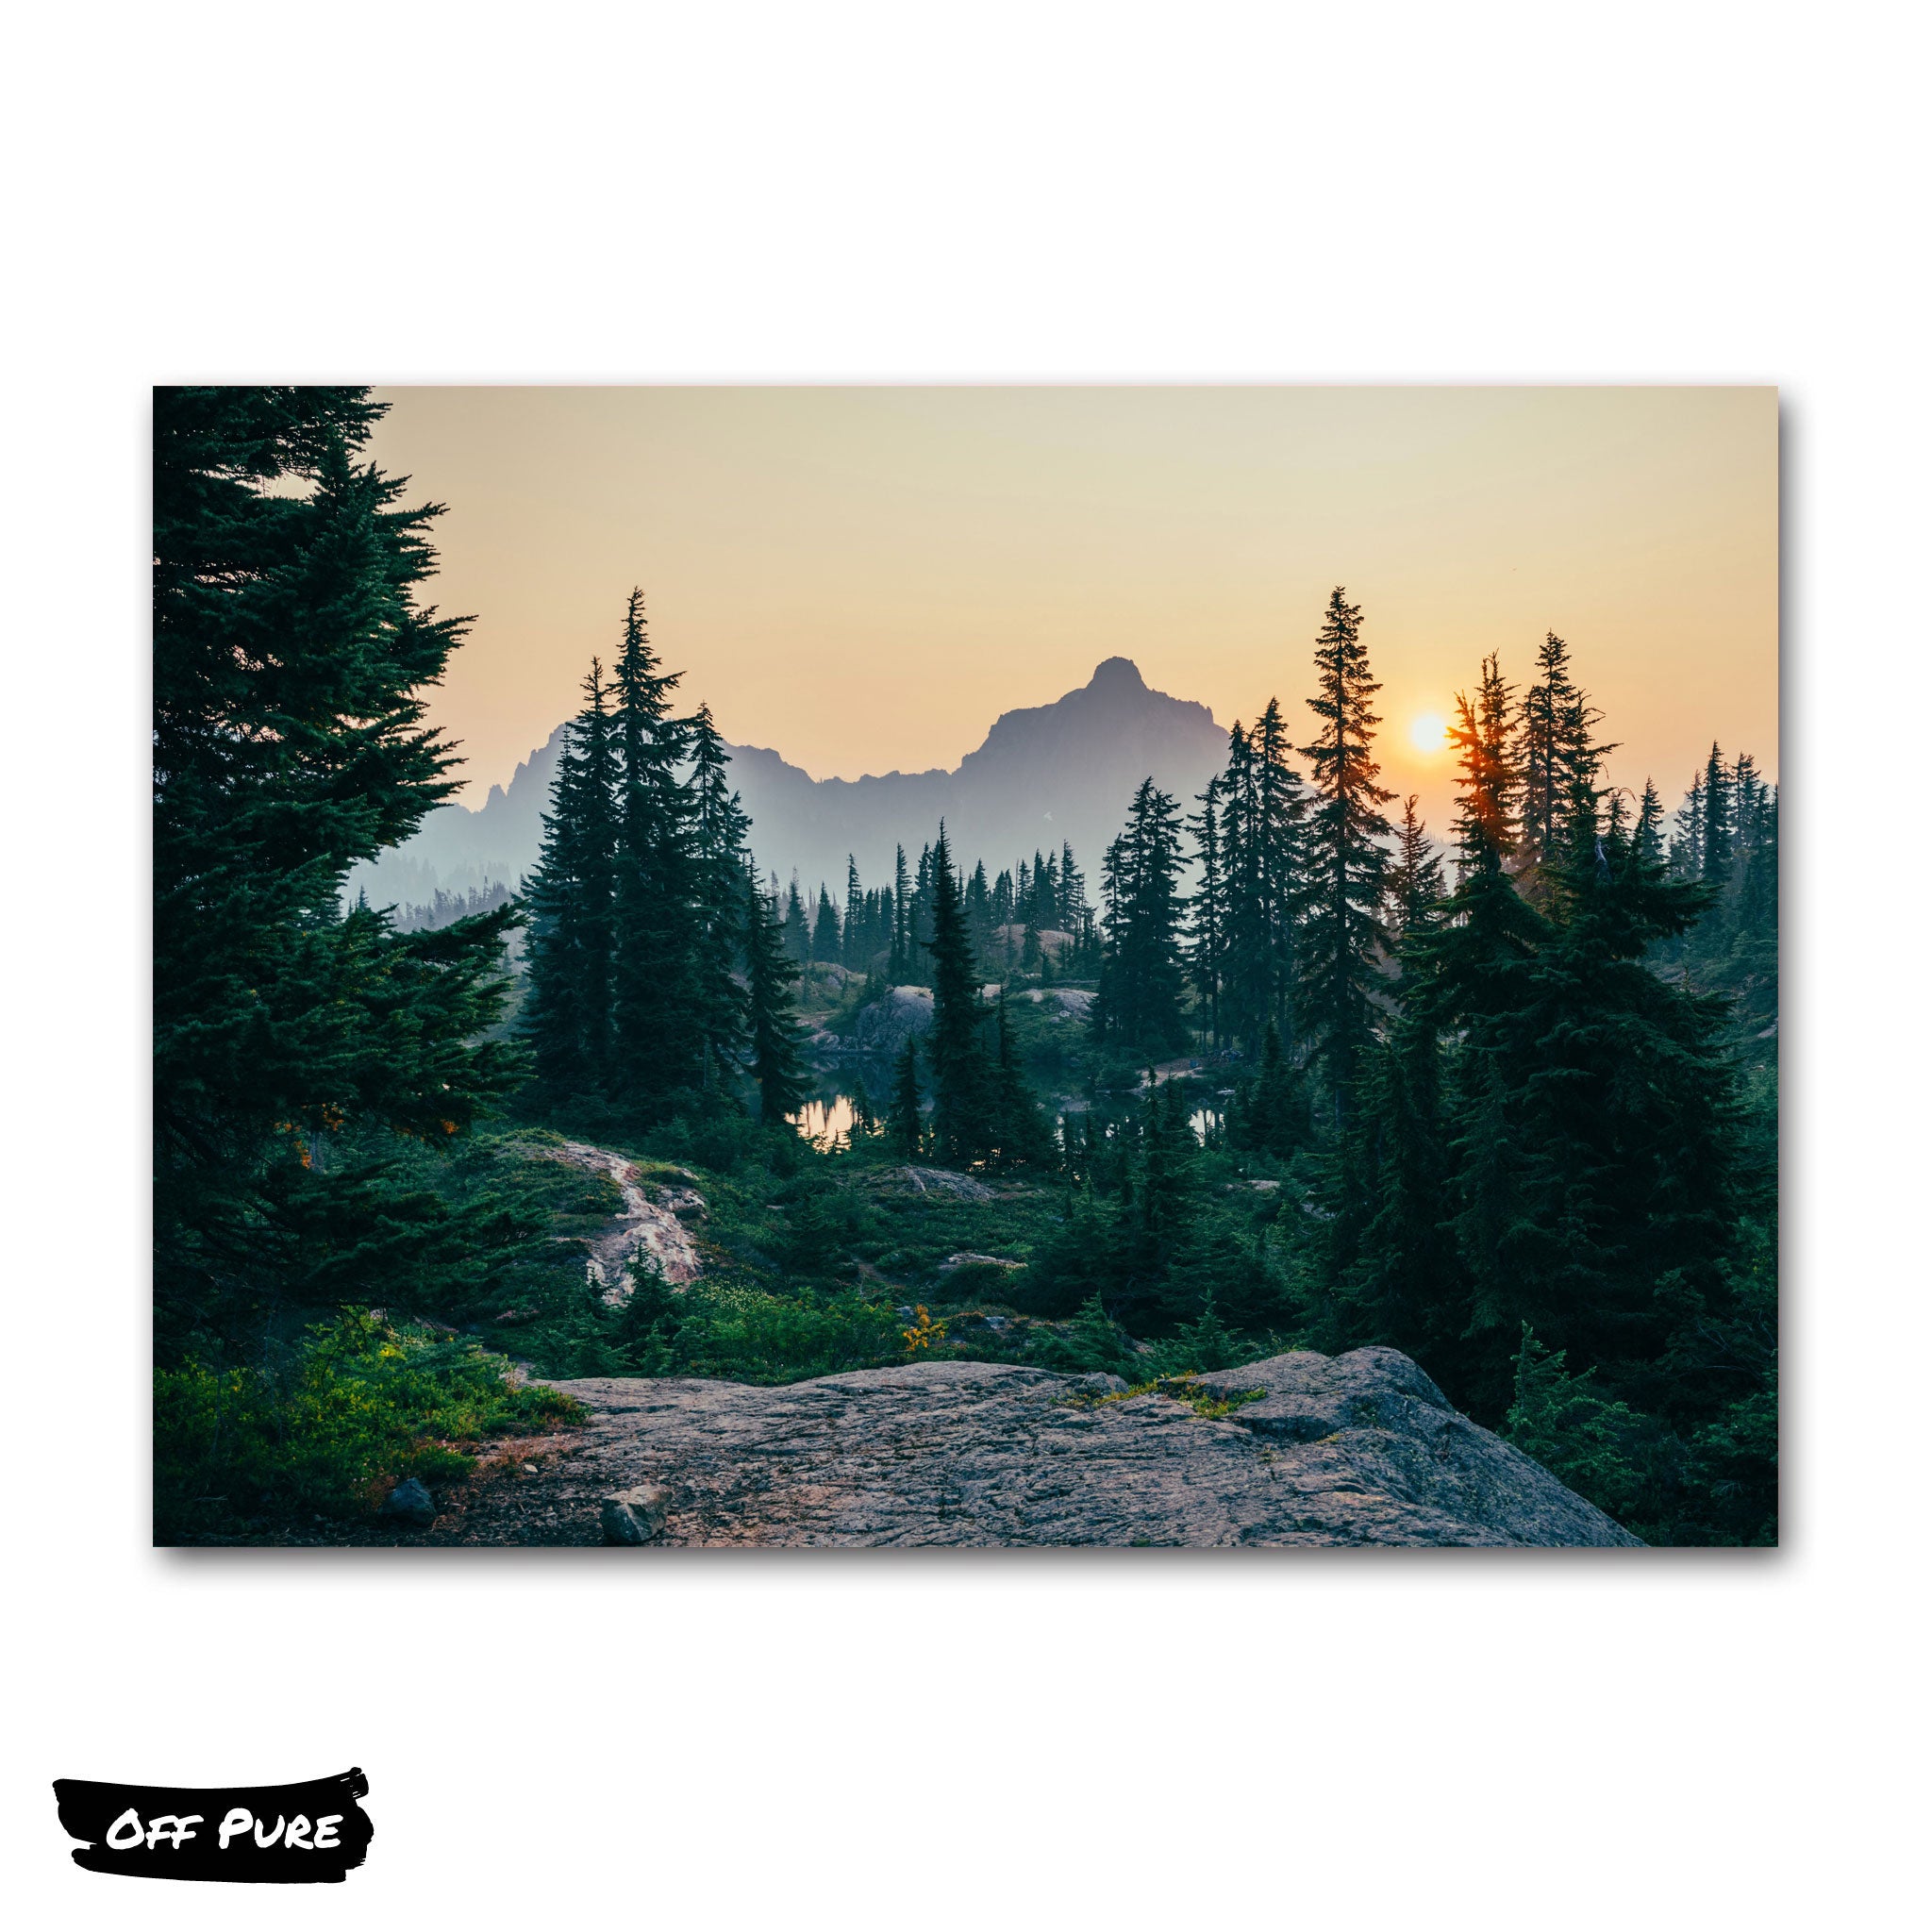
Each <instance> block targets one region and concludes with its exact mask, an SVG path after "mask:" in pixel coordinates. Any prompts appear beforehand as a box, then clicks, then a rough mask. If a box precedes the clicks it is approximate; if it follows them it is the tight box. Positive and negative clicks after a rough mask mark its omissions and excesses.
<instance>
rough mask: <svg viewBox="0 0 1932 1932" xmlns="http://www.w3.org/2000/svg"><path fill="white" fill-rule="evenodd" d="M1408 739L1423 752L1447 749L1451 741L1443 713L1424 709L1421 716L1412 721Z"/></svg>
mask: <svg viewBox="0 0 1932 1932" xmlns="http://www.w3.org/2000/svg"><path fill="white" fill-rule="evenodd" d="M1408 741H1409V743H1411V744H1412V745H1414V746H1415V748H1416V750H1418V751H1421V752H1435V751H1443V750H1446V749H1447V747H1448V743H1449V726H1448V725H1447V724H1445V723H1444V722H1443V720H1442V717H1441V713H1439V712H1436V711H1424V713H1423V714H1422V715H1421V716H1420V717H1419V718H1415V719H1412V720H1411V721H1410V723H1409V727H1408Z"/></svg>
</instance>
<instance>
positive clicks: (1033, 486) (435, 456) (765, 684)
mask: <svg viewBox="0 0 1932 1932" xmlns="http://www.w3.org/2000/svg"><path fill="white" fill-rule="evenodd" d="M378 393H379V394H380V395H381V396H382V397H383V399H384V400H386V401H389V402H391V403H392V404H393V406H394V407H393V408H392V409H391V413H390V415H389V417H388V418H387V420H386V421H385V422H384V423H383V425H381V426H380V427H379V428H378V430H377V431H376V434H375V455H376V457H377V459H378V460H379V461H380V462H381V463H382V464H383V465H384V467H385V468H387V469H389V470H391V471H392V472H397V473H405V474H408V475H409V476H411V477H412V478H413V483H414V488H413V491H412V497H419V496H430V497H434V498H436V499H438V500H440V501H441V502H443V503H446V504H447V505H448V506H449V509H448V514H447V515H446V516H445V517H443V518H442V520H441V529H440V537H439V540H438V541H439V544H440V548H441V558H442V568H441V575H440V577H439V578H438V579H437V580H436V581H435V582H434V583H433V584H432V585H431V586H430V587H429V594H431V595H433V596H434V598H435V600H436V601H437V602H438V603H439V604H440V605H441V608H443V609H444V610H445V611H452V612H455V611H474V612H475V613H476V619H477V621H476V624H475V629H474V631H473V632H472V635H471V638H470V641H469V642H468V643H467V644H466V645H465V646H464V647H463V649H462V650H460V651H459V652H458V654H457V656H456V658H454V659H453V660H452V664H451V668H450V671H449V675H448V676H447V679H446V681H445V683H444V686H443V687H442V689H441V691H440V692H438V693H437V694H436V695H435V697H434V700H433V703H432V716H433V718H434V721H435V722H436V723H438V724H443V725H445V726H447V727H448V728H449V730H450V731H451V732H452V734H453V735H454V736H456V737H457V738H459V739H460V740H462V741H463V745H464V752H465V756H466V757H467V758H468V760H469V763H468V767H467V773H466V775H467V776H468V777H469V778H470V779H471V780H472V781H473V783H476V784H478V786H479V789H477V790H475V791H471V792H470V793H469V794H468V799H467V802H469V803H472V804H476V803H480V802H481V795H482V794H481V790H480V786H487V785H488V784H491V783H492V782H497V781H500V780H502V779H505V778H507V777H508V775H509V773H510V771H511V768H512V767H513V766H514V765H515V764H516V762H517V761H518V760H519V759H520V758H523V757H525V755H526V754H527V753H528V752H529V751H530V749H531V748H532V747H533V746H534V745H536V744H539V743H541V741H543V739H544V738H546V737H547V736H548V735H549V732H550V730H551V728H552V727H553V726H554V725H556V724H558V722H559V721H560V720H562V719H563V718H564V717H565V716H567V715H568V714H569V713H570V712H571V711H572V710H573V709H574V708H575V703H576V690H577V685H578V681H579V679H580V678H581V677H582V676H583V675H584V672H585V670H586V669H587V668H588V665H589V662H590V658H591V654H592V653H596V654H598V655H600V656H601V657H603V658H604V659H605V661H606V662H607V664H608V661H609V660H610V658H612V656H613V655H614V654H615V650H616V646H617V641H618V636H619V632H620V627H621V623H622V617H623V611H624V602H625V593H626V592H627V591H629V589H630V587H631V586H632V584H634V583H635V584H641V585H642V586H643V589H644V592H645V596H646V600H647V606H648V609H649V614H650V621H651V634H652V638H653V641H655V642H656V644H657V645H658V649H659V650H660V651H661V653H662V654H663V656H664V658H665V660H666V662H667V664H668V665H670V666H671V667H673V668H679V669H682V670H683V671H684V672H685V673H686V677H685V683H684V686H683V695H684V697H685V699H686V701H687V703H688V705H689V706H690V707H692V708H694V707H695V706H696V704H697V703H698V701H699V700H700V699H706V700H708V701H709V703H710V706H711V709H712V712H713V714H714V715H715V716H716V718H717V721H718V724H719V727H720V729H721V730H722V731H723V733H724V736H725V737H726V738H727V739H729V740H730V741H733V742H736V743H741V744H758V745H769V746H772V747H774V749H776V750H777V751H779V752H780V753H782V754H783V755H784V756H785V757H786V758H789V759H790V760H791V762H792V763H794V764H798V765H802V766H804V767H805V769H806V770H807V771H808V772H810V773H811V774H813V775H814V776H817V777H826V776H831V775H834V774H836V775H841V776H845V777H856V776H858V775H859V774H862V773H865V772H884V771H890V770H893V769H895V768H896V769H899V770H903V771H918V770H923V769H924V768H926V767H928V766H933V765H940V766H948V767H950V766H953V765H956V764H957V763H958V760H959V759H960V758H961V757H962V756H963V755H964V754H965V753H967V752H969V751H971V750H973V749H974V746H976V745H977V744H978V743H979V742H980V741H981V740H982V739H983V738H984V737H985V735H986V731H987V727H988V726H989V725H990V724H991V723H992V721H993V719H994V718H995V717H996V716H997V715H998V714H999V713H1000V712H1001V711H1004V710H1010V709H1012V708H1015V707H1018V706H1024V705H1039V704H1045V703H1048V702H1050V701H1051V700H1053V699H1055V698H1057V697H1058V696H1060V695H1061V693H1063V692H1064V691H1070V690H1072V689H1074V687H1075V686H1078V685H1082V684H1085V683H1086V682H1087V680H1088V678H1089V676H1090V675H1091V673H1092V670H1093V667H1094V665H1095V664H1096V663H1097V662H1098V661H1099V660H1100V659H1101V658H1106V657H1108V656H1111V655H1113V654H1115V653H1119V654H1121V655H1123V656H1125V657H1128V658H1133V659H1134V660H1135V661H1136V662H1137V663H1138V664H1139V665H1140V667H1141V672H1142V674H1143V675H1145V677H1146V679H1147V681H1148V683H1149V684H1151V685H1153V686H1154V687H1155V688H1156V689H1158V690H1162V691H1171V692H1173V693H1174V695H1175V696H1177V697H1186V698H1194V699H1198V700H1200V701H1201V702H1203V703H1205V704H1207V705H1208V706H1209V707H1210V708H1211V709H1212V710H1213V712H1214V715H1215V717H1216V719H1217V720H1218V721H1219V722H1220V723H1221V724H1224V725H1225V724H1228V723H1230V722H1231V721H1232V720H1234V719H1236V718H1240V719H1242V720H1243V721H1245V720H1249V719H1252V718H1253V716H1254V715H1255V713H1256V712H1257V710H1258V709H1259V708H1260V707H1261V705H1262V704H1263V703H1265V701H1266V700H1267V698H1268V697H1269V695H1270V694H1271V693H1273V694H1275V695H1278V696H1279V697H1280V698H1281V699H1282V701H1283V704H1284V705H1285V706H1287V707H1288V708H1289V710H1290V714H1291V720H1292V724H1293V729H1294V731H1295V732H1296V734H1297V737H1298V738H1300V737H1302V736H1305V735H1306V732H1307V725H1308V724H1312V714H1311V713H1309V712H1308V711H1307V708H1305V706H1304V705H1303V703H1302V700H1303V699H1304V698H1305V697H1306V696H1307V692H1308V690H1309V660H1310V650H1311V645H1312V641H1313V639H1314V635H1315V631H1316V629H1317V627H1318V625H1320V622H1321V617H1322V610H1323V607H1324V604H1325V603H1326V601H1327V596H1328V592H1329V590H1330V588H1331V587H1332V586H1334V585H1336V584H1343V585H1346V586H1347V591H1348V595H1349V598H1350V600H1351V601H1352V602H1355V603H1358V604H1360V605H1361V606H1362V607H1363V639H1364V641H1365V642H1366V643H1367V645H1368V647H1369V652H1370V658H1371V661H1372V663H1373V665H1374V670H1375V672H1376V674H1377V675H1379V676H1380V678H1381V679H1382V682H1383V687H1384V689H1383V691H1382V695H1381V700H1380V708H1381V711H1382V715H1383V718H1384V721H1385V722H1384V724H1383V739H1382V750H1383V762H1384V765H1385V768H1386V769H1385V774H1384V776H1385V782H1387V783H1389V784H1391V786H1392V787H1394V788H1395V789H1397V790H1399V791H1408V790H1418V791H1421V792H1422V793H1423V795H1424V808H1425V810H1426V811H1427V812H1428V815H1429V817H1430V820H1431V823H1432V826H1433V827H1434V828H1435V829H1437V830H1438V831H1441V830H1444V829H1446V813H1447V807H1448V801H1449V799H1450V797H1451V795H1452V792H1451V785H1450V777H1451V759H1450V758H1449V756H1448V754H1447V753H1446V752H1442V751H1437V752H1434V753H1427V752H1424V751H1422V750H1419V749H1418V748H1417V746H1416V744H1415V743H1414V741H1413V740H1412V734H1411V725H1412V724H1413V722H1414V721H1415V720H1416V719H1417V718H1418V717H1425V716H1427V715H1430V714H1436V715H1441V714H1444V713H1447V712H1448V711H1449V709H1450V708H1451V703H1452V698H1453V694H1454V692H1455V691H1457V689H1458V688H1461V687H1466V686H1469V685H1471V684H1472V683H1473V682H1474V676H1475V673H1476V668H1477V663H1478V660H1479V659H1480V658H1481V657H1482V655H1483V654H1484V653H1485V652H1487V651H1491V650H1493V651H1496V652H1499V653H1500V654H1501V657H1502V660H1503V667H1504V671H1505V673H1506V675H1508V676H1510V677H1511V679H1512V681H1516V682H1521V681H1523V680H1524V677H1525V676H1526V675H1527V673H1528V671H1529V668H1530V665H1531V661H1532V655H1533V653H1534V651H1535V648H1536V646H1537V644H1538V643H1539V642H1540V641H1541V638H1542V636H1543V633H1544V632H1545V631H1546V630H1551V629H1554V630H1556V631H1557V632H1558V633H1559V634H1560V635H1562V636H1563V637H1565V638H1567V639H1568V640H1569V641H1570V643H1571V646H1572V650H1573V653H1574V659H1575V662H1576V665H1577V668H1578V671H1579V674H1580V675H1581V677H1582V679H1583V681H1584V683H1585V684H1586V686H1587V687H1588V688H1589V690H1590V691H1591V694H1592V695H1593V697H1594V698H1595V700H1596V702H1597V703H1598V705H1599V706H1600V707H1601V708H1602V709H1603V711H1604V712H1605V714H1606V722H1605V727H1604V728H1605V731H1606V733H1607V736H1609V737H1611V738H1613V739H1616V740H1619V741H1621V742H1622V745H1623V747H1624V749H1623V750H1622V751H1621V752H1619V753H1618V754H1617V755H1616V757H1615V758H1613V759H1612V761H1611V765H1610V775H1611V777H1612V778H1613V779H1614V780H1616V781H1617V782H1620V783H1626V784H1631V785H1641V782H1642V779H1643V776H1644V774H1646V773H1652V774H1655V775H1656V777H1657V782H1658V785H1659V787H1660V788H1661V789H1662V790H1663V791H1664V792H1665V794H1666V799H1667V802H1669V803H1672V804H1674V802H1675V800H1676V797H1677V794H1678V793H1679V791H1681V790H1682V787H1683V785H1684V784H1685V783H1686V782H1687V781H1688V780H1689V777H1690V775H1691V770H1692V768H1693V766H1694V765H1696V764H1697V763H1698V762H1699V761H1700V759H1701V758H1702V757H1703V755H1704V753H1705V751H1706V750H1707V747H1708V746H1709V743H1710V741H1711V740H1712V738H1713V737H1715V738H1717V739H1718V740H1720V741H1722V742H1723V744H1724V748H1725V749H1726V751H1727V752H1728V751H1731V750H1735V749H1736V748H1738V747H1740V746H1742V747H1744V748H1747V749H1749V750H1751V751H1753V752H1754V753H1756V755H1757V758H1758V759H1759V762H1760V764H1761V765H1762V766H1763V767H1764V768H1765V769H1766V770H1767V771H1768V772H1771V773H1773V774H1774V773H1775V771H1776V769H1777V402H1776V392H1775V391H1773V390H1770V389H1518V390H1507V389H1381V390H1377V389H1283V388H1277V389H1234V388H1223V389H1170V388H1142V389H975V388H955V389H918V390H911V389H614V390H613V389H400V390H385V391H379V392H378Z"/></svg>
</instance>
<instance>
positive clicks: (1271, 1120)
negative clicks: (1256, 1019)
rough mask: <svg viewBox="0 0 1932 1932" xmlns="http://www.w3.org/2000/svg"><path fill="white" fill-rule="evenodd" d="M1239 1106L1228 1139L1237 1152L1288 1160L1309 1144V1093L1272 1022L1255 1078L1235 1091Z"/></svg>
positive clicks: (1267, 1032) (1233, 1115)
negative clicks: (1238, 1150) (1239, 1150)
mask: <svg viewBox="0 0 1932 1932" xmlns="http://www.w3.org/2000/svg"><path fill="white" fill-rule="evenodd" d="M1234 1102H1235V1104H1234V1107H1233V1108H1232V1109H1231V1113H1232V1120H1231V1122H1230V1126H1231V1129H1232V1131H1231V1133H1230V1136H1229V1138H1230V1139H1231V1141H1233V1143H1234V1145H1235V1146H1236V1147H1237V1148H1239V1149H1241V1150H1242V1151H1245V1152H1250V1153H1256V1154H1266V1155H1269V1156H1271V1157H1272V1158H1274V1159H1276V1160H1286V1159H1288V1158H1290V1157H1291V1155H1292V1154H1294V1152H1295V1151H1296V1150H1297V1149H1298V1148H1301V1147H1305V1146H1306V1145H1307V1141H1308V1095H1307V1086H1306V1084H1305V1083H1304V1081H1303V1079H1302V1077H1301V1074H1300V1072H1299V1070H1298V1069H1297V1068H1296V1067H1295V1065H1294V1063H1293V1062H1292V1061H1291V1059H1290V1058H1289V1057H1288V1052H1287V1049H1286V1048H1285V1047H1284V1046H1283V1045H1282V1041H1281V1029H1280V1027H1278V1026H1277V1025H1275V1024H1274V1021H1273V1020H1271V1021H1269V1023H1268V1024H1267V1027H1266V1029H1265V1031H1264V1032H1263V1033H1262V1035H1261V1063H1260V1066H1259V1068H1258V1070H1257V1073H1256V1076H1255V1078H1254V1079H1253V1080H1252V1081H1244V1082H1243V1083H1242V1084H1241V1087H1239V1088H1237V1089H1236V1091H1235V1095H1234Z"/></svg>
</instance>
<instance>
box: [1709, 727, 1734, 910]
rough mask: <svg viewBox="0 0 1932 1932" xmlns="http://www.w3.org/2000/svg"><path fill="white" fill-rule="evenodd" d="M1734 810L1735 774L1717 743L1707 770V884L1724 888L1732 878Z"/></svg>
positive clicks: (1711, 750) (1713, 747) (1712, 748)
mask: <svg viewBox="0 0 1932 1932" xmlns="http://www.w3.org/2000/svg"><path fill="white" fill-rule="evenodd" d="M1736 829H1737V827H1736V824H1735V820H1734V814H1733V810H1732V798H1731V774H1730V772H1729V771H1728V770H1727V769H1726V767H1725V765H1724V754H1723V753H1722V752H1721V751H1719V749H1718V748H1717V746H1716V745H1715V744H1714V743H1713V744H1712V746H1711V747H1710V758H1709V759H1708V761H1707V763H1706V765H1705V767H1704V815H1703V826H1702V830H1703V834H1704V837H1703V841H1702V843H1703V851H1702V853H1701V855H1700V856H1701V858H1702V859H1703V861H1704V863H1703V876H1704V883H1705V884H1706V885H1707V886H1710V887H1713V888H1716V889H1720V890H1721V889H1722V888H1723V887H1724V886H1725V885H1727V884H1728V883H1729V881H1730V876H1731V852H1732V848H1733V841H1734V839H1735V835H1736Z"/></svg>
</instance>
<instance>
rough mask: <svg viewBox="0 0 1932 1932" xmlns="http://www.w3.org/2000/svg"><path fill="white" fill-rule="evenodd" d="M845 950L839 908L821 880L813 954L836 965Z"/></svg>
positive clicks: (812, 936) (813, 934) (813, 937)
mask: <svg viewBox="0 0 1932 1932" xmlns="http://www.w3.org/2000/svg"><path fill="white" fill-rule="evenodd" d="M843 950H844V940H843V937H842V935H841V933H840V930H839V908H837V907H836V906H834V905H833V904H832V895H831V893H830V892H829V891H827V890H826V889H825V886H824V882H823V881H821V883H820V885H819V909H818V911H817V913H816V914H815V915H814V917H813V919H812V926H811V956H812V958H814V959H818V960H822V961H824V963H825V964H826V965H829V966H836V965H837V964H838V963H839V956H840V954H841V952H843Z"/></svg>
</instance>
